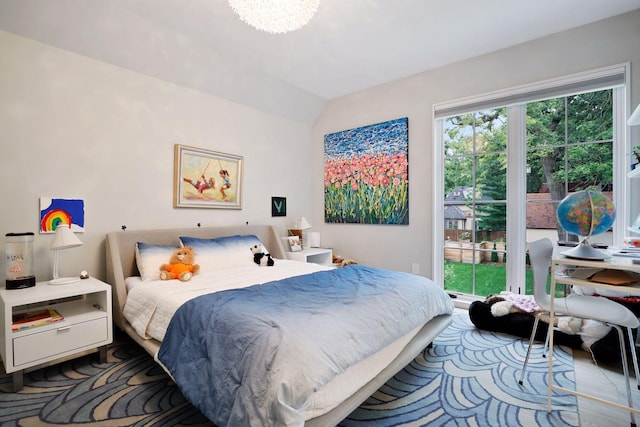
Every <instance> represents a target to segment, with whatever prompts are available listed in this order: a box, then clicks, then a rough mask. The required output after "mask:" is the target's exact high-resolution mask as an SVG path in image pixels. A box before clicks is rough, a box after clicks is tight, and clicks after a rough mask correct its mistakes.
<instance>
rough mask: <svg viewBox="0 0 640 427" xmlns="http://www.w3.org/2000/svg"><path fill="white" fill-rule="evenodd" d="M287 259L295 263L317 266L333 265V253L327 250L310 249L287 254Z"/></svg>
mask: <svg viewBox="0 0 640 427" xmlns="http://www.w3.org/2000/svg"><path fill="white" fill-rule="evenodd" d="M285 254H286V256H287V259H290V260H293V261H302V262H312V263H315V264H322V265H331V264H332V261H333V251H332V250H331V249H326V248H309V249H303V250H301V251H297V252H286V253H285Z"/></svg>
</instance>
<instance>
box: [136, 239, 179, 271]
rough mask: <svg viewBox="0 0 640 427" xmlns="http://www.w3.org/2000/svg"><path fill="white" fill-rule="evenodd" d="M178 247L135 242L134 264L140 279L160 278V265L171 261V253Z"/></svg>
mask: <svg viewBox="0 0 640 427" xmlns="http://www.w3.org/2000/svg"><path fill="white" fill-rule="evenodd" d="M176 249H178V248H177V247H175V246H167V245H149V244H147V243H142V242H137V243H136V265H137V266H138V271H139V272H140V277H142V280H156V279H159V278H160V266H161V265H162V264H168V263H169V262H170V261H171V255H173V252H174V251H175V250H176Z"/></svg>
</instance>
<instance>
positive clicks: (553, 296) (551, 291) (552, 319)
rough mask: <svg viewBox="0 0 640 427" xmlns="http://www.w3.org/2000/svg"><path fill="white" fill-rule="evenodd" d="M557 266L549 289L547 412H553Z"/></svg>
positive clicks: (552, 274)
mask: <svg viewBox="0 0 640 427" xmlns="http://www.w3.org/2000/svg"><path fill="white" fill-rule="evenodd" d="M555 269H556V267H555V265H554V264H552V265H551V287H550V289H549V294H550V295H549V296H550V303H549V377H548V382H549V386H548V389H547V412H549V413H550V412H551V395H552V394H553V331H554V327H553V325H555V317H556V316H555V312H554V311H555V299H556V272H555Z"/></svg>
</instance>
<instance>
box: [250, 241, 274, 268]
mask: <svg viewBox="0 0 640 427" xmlns="http://www.w3.org/2000/svg"><path fill="white" fill-rule="evenodd" d="M250 249H251V253H252V254H253V262H255V263H256V264H258V265H259V266H261V267H265V266H266V267H272V266H273V265H274V264H275V262H274V261H273V258H271V255H270V254H269V252H267V251H265V250H264V248H263V247H262V245H259V244H256V245H253V246H251V248H250Z"/></svg>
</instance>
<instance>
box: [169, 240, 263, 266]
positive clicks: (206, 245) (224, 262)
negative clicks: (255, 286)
mask: <svg viewBox="0 0 640 427" xmlns="http://www.w3.org/2000/svg"><path fill="white" fill-rule="evenodd" d="M180 241H181V242H182V246H191V247H192V248H193V250H195V251H196V264H199V265H200V269H201V270H205V271H206V270H212V269H221V268H230V267H241V266H245V265H255V263H254V262H253V254H252V253H251V247H252V246H253V245H255V244H262V242H260V239H259V238H258V237H257V236H254V235H246V236H240V235H236V236H225V237H218V238H215V239H200V238H197V237H180Z"/></svg>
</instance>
